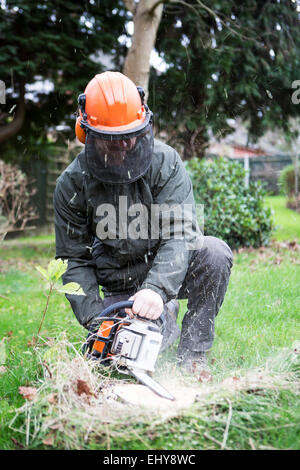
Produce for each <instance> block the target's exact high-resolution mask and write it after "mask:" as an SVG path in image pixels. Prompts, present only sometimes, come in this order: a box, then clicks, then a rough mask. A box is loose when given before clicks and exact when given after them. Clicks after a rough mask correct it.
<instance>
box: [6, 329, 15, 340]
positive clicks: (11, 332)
mask: <svg viewBox="0 0 300 470" xmlns="http://www.w3.org/2000/svg"><path fill="white" fill-rule="evenodd" d="M12 335H13V331H12V330H9V331H8V332H7V333H6V335H5V336H7V337H8V338H10V337H11V336H12Z"/></svg>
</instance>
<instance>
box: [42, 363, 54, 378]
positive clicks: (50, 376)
mask: <svg viewBox="0 0 300 470" xmlns="http://www.w3.org/2000/svg"><path fill="white" fill-rule="evenodd" d="M40 364H41V365H42V366H44V367H45V369H47V372H48V374H49V378H50V380H52V377H53V375H52V372H51V370H50V369H49V366H48V364H46V362H40Z"/></svg>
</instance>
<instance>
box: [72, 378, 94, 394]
mask: <svg viewBox="0 0 300 470" xmlns="http://www.w3.org/2000/svg"><path fill="white" fill-rule="evenodd" d="M76 392H77V395H79V396H80V395H82V394H83V393H85V394H86V395H87V396H94V393H93V392H92V391H91V389H90V386H89V385H88V383H87V382H86V381H85V380H81V379H77V389H76Z"/></svg>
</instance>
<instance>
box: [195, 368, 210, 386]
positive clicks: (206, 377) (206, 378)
mask: <svg viewBox="0 0 300 470" xmlns="http://www.w3.org/2000/svg"><path fill="white" fill-rule="evenodd" d="M198 382H202V383H205V382H212V375H211V373H210V372H208V371H207V370H202V371H201V372H200V375H199V376H198Z"/></svg>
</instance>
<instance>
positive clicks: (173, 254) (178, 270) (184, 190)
mask: <svg viewBox="0 0 300 470" xmlns="http://www.w3.org/2000/svg"><path fill="white" fill-rule="evenodd" d="M169 149H170V147H169ZM171 151H172V150H171ZM166 161H167V160H165V162H164V166H162V170H161V171H160V172H159V174H158V176H157V179H156V181H155V187H156V188H157V192H156V195H155V203H156V204H159V205H161V204H165V205H166V207H170V208H171V207H172V206H176V205H177V206H178V208H181V212H180V210H178V213H177V214H178V217H176V216H175V217H172V218H171V220H170V226H169V227H168V217H166V216H167V213H165V214H163V218H165V219H164V220H165V222H166V223H165V224H164V222H163V233H162V237H163V238H162V241H161V244H160V247H159V249H158V252H157V254H156V256H155V259H154V262H153V265H152V267H151V269H150V271H149V272H148V275H147V277H146V279H145V280H144V282H143V284H142V286H141V289H151V290H153V291H155V292H156V293H158V294H159V295H160V296H161V297H162V299H163V301H164V302H167V301H168V300H170V299H171V298H174V297H176V295H177V294H178V292H179V290H180V287H181V285H182V283H183V281H184V278H185V275H186V272H187V269H188V263H189V255H190V253H191V251H190V250H192V249H194V248H196V246H197V243H200V242H201V238H202V234H201V232H200V230H199V227H198V224H197V219H196V208H195V201H194V195H193V188H192V183H191V181H190V178H189V176H188V174H187V172H186V170H185V168H184V165H183V163H182V161H181V158H180V157H179V155H178V154H177V152H175V151H174V150H173V155H172V159H171V160H170V159H169V160H168V161H169V163H168V164H167V163H166ZM184 208H185V223H187V225H186V227H187V226H188V227H189V229H188V230H183V237H182V239H178V238H176V237H175V234H176V233H178V230H179V231H180V228H181V227H183V225H182V226H181V222H183V219H184V217H183V219H182V220H180V213H181V214H184ZM168 228H170V236H169V237H168V236H166V235H168V233H167V232H168V230H167V229H168ZM193 247H194V248H193Z"/></svg>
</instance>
